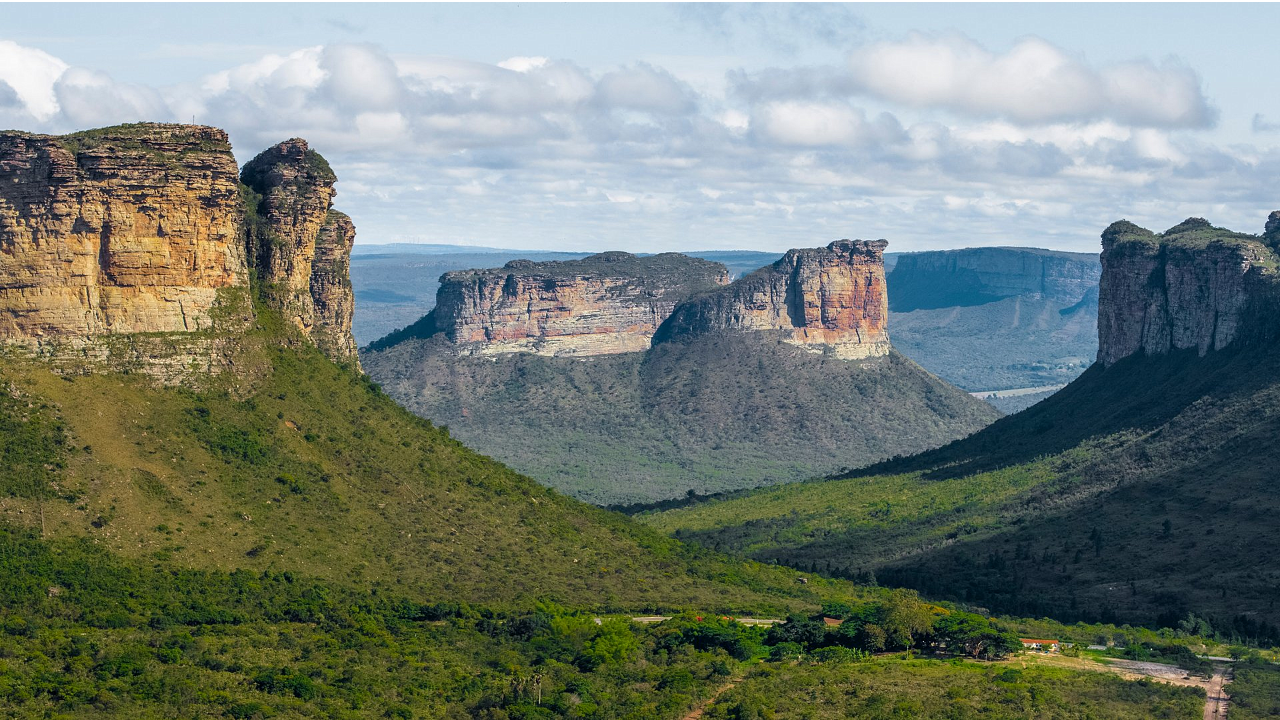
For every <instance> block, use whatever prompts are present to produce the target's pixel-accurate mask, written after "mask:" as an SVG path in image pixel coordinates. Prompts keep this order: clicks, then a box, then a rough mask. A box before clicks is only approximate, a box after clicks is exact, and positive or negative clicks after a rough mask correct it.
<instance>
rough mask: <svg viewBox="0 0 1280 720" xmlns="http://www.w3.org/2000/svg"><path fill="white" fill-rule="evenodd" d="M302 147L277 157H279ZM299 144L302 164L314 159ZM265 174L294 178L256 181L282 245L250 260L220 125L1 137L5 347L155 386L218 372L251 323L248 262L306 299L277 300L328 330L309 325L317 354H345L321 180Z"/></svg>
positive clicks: (0, 283) (346, 233)
mask: <svg viewBox="0 0 1280 720" xmlns="http://www.w3.org/2000/svg"><path fill="white" fill-rule="evenodd" d="M298 142H300V141H290V143H283V144H282V145H280V146H277V148H273V151H277V154H279V155H284V156H288V152H287V151H288V150H289V149H290V148H291V147H294V146H296V144H297V143H298ZM302 145H303V148H304V152H303V155H302V160H303V162H304V163H306V162H311V163H313V164H314V162H315V161H314V158H313V157H312V155H314V154H313V153H312V154H310V155H308V154H306V151H305V143H302ZM269 152H271V151H269ZM315 157H318V156H315ZM320 163H323V161H322V160H321V161H320ZM273 167H275V168H280V167H283V168H284V170H285V172H281V173H280V177H281V178H284V177H287V178H288V181H287V182H289V183H290V184H289V188H288V189H287V191H281V190H280V187H279V184H276V185H266V186H264V187H266V189H268V190H270V191H272V194H271V195H269V196H268V198H269V200H271V201H270V202H267V203H265V209H266V210H267V212H266V213H265V217H264V218H262V222H259V223H258V227H259V228H260V230H261V231H262V232H261V233H260V234H261V235H262V236H264V237H265V236H269V237H271V238H282V239H285V240H287V241H288V242H281V243H273V244H272V247H271V250H270V251H269V252H260V251H259V250H260V248H259V247H258V246H257V245H256V244H255V243H254V242H249V243H246V237H247V236H249V235H250V234H249V233H246V224H252V223H249V222H248V221H247V219H246V214H245V205H244V203H243V202H242V189H241V186H240V184H239V178H238V172H237V167H236V162H235V158H234V156H233V155H232V153H231V146H230V144H229V143H228V140H227V136H226V133H224V132H223V131H221V130H218V129H215V128H210V127H203V126H192V125H160V124H150V123H146V124H138V125H123V126H118V127H112V128H104V129H101V130H91V131H86V132H82V133H76V134H73V135H67V136H61V137H55V136H48V135H33V134H29V133H22V132H4V133H0V345H3V346H4V347H5V348H8V350H9V351H11V352H14V351H16V352H20V353H23V354H28V355H40V356H44V357H48V358H50V359H52V360H55V361H56V362H57V363H58V364H59V365H61V366H66V367H75V368H78V369H92V368H94V367H106V368H109V369H117V370H118V369H129V370H133V371H140V372H146V373H149V374H152V375H154V376H156V377H158V378H160V379H162V380H164V381H166V382H180V381H183V380H184V379H185V378H187V377H189V376H191V374H192V373H208V372H216V371H217V370H219V369H221V368H222V367H224V366H225V365H226V363H227V362H228V357H229V354H230V353H229V350H230V348H231V346H232V345H233V344H234V343H235V341H236V339H237V337H238V336H240V335H241V334H242V333H243V332H244V330H245V329H246V328H248V327H249V325H250V324H251V323H252V321H253V311H252V303H251V302H250V274H251V273H250V270H251V269H252V268H253V267H254V266H255V265H257V266H258V267H257V269H258V274H259V276H261V277H267V278H271V279H272V280H273V281H274V280H277V279H278V280H279V282H278V283H274V282H273V283H272V287H273V288H274V287H285V288H289V289H290V290H293V289H295V288H299V289H301V293H294V294H293V295H290V296H289V297H290V299H291V300H292V298H293V297H294V296H295V295H298V296H299V297H300V302H297V303H292V302H290V303H285V302H281V303H280V305H281V307H289V308H293V307H295V306H297V307H300V308H301V310H300V311H299V312H298V316H299V317H308V318H312V320H311V324H312V325H317V326H319V327H322V328H323V331H321V332H312V331H311V330H310V328H309V327H306V328H304V330H305V331H308V332H309V333H310V334H311V335H313V336H314V337H315V338H316V342H317V344H318V345H320V346H321V347H322V348H324V349H325V350H326V352H329V353H330V354H331V355H332V356H334V357H335V358H338V359H348V358H351V357H354V352H355V350H354V342H353V341H352V340H351V338H350V313H351V305H352V303H351V299H350V298H351V291H350V282H349V280H347V277H346V265H347V255H348V254H349V253H350V246H351V241H352V238H353V237H354V228H353V227H352V226H351V223H350V221H349V220H348V219H346V218H345V216H341V215H340V214H330V213H329V203H330V200H331V198H332V177H331V173H330V177H328V178H321V179H319V180H318V181H313V182H309V183H308V182H304V181H307V180H310V179H311V177H310V176H308V175H307V174H306V173H304V172H294V173H293V174H292V175H290V174H289V173H288V172H287V171H288V170H289V169H290V168H289V166H288V164H287V163H276V164H275V165H274V166H273ZM323 167H324V168H325V169H327V165H324V166H323ZM316 208H319V209H318V211H316ZM317 212H318V217H313V215H316V214H317ZM319 236H323V237H324V241H323V242H322V243H321V248H320V249H319V250H317V248H316V238H317V237H319ZM308 238H309V239H308ZM286 251H291V252H286ZM317 253H318V255H317ZM312 257H316V262H315V263H313V262H312ZM299 274H301V275H302V279H301V280H300V281H299V280H298V277H297V276H298V275H299ZM319 308H323V309H319ZM315 318H318V319H315Z"/></svg>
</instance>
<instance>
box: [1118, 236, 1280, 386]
mask: <svg viewBox="0 0 1280 720" xmlns="http://www.w3.org/2000/svg"><path fill="white" fill-rule="evenodd" d="M1278 227H1280V214H1277V213H1272V215H1271V219H1270V220H1268V222H1267V233H1266V234H1264V235H1262V236H1257V235H1248V234H1244V233H1237V232H1232V231H1230V230H1226V229H1224V228H1219V227H1214V226H1212V225H1210V224H1209V223H1208V222H1207V221H1206V220H1203V219H1201V218H1189V219H1187V220H1185V221H1183V222H1181V223H1179V224H1178V225H1176V226H1174V227H1172V228H1170V229H1168V230H1166V231H1165V232H1163V233H1160V234H1156V233H1153V232H1151V231H1150V230H1147V229H1145V228H1141V227H1138V226H1137V225H1134V224H1133V223H1131V222H1128V221H1127V220H1121V221H1119V222H1115V223H1112V224H1111V226H1110V227H1108V228H1107V229H1106V231H1104V232H1103V233H1102V278H1101V281H1100V284H1099V289H1098V362H1100V363H1102V364H1103V365H1104V366H1106V365H1111V364H1112V363H1115V362H1116V361H1118V360H1120V359H1122V358H1125V357H1128V356H1130V355H1134V354H1137V353H1143V354H1147V355H1159V354H1165V353H1168V352H1170V351H1173V350H1185V349H1190V348H1195V349H1196V350H1197V351H1198V352H1199V353H1200V354H1201V355H1204V354H1205V353H1207V352H1208V351H1210V350H1221V349H1222V348H1224V347H1226V346H1227V345H1229V344H1231V343H1232V342H1236V341H1238V340H1241V339H1249V338H1252V339H1263V340H1270V339H1274V338H1275V337H1276V335H1277V317H1278V315H1280V312H1278V311H1280V295H1278V293H1277V290H1278V289H1280V282H1277V273H1276V268H1277V264H1278V261H1280V258H1278V257H1277V255H1276V252H1275V245H1276V242H1275V240H1276V239H1277V238H1275V237H1274V236H1276V235H1277V234H1280V229H1278Z"/></svg>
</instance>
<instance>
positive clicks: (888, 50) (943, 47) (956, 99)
mask: <svg viewBox="0 0 1280 720" xmlns="http://www.w3.org/2000/svg"><path fill="white" fill-rule="evenodd" d="M846 79H847V83H848V87H849V89H850V90H852V91H853V92H857V93H861V94H866V95H869V96H872V97H876V98H879V99H882V100H888V101H891V102H895V103H900V104H903V105H907V106H911V107H922V108H926V107H938V108H945V109H947V110H951V111H954V112H957V113H961V114H964V115H970V116H977V117H1002V118H1008V119H1010V120H1013V121H1016V122H1022V123H1055V122H1080V121H1089V120H1097V119H1102V118H1109V119H1113V120H1117V121H1119V122H1123V123H1128V124H1133V125H1143V126H1150V127H1190V128H1203V127H1210V126H1212V125H1213V124H1214V123H1215V122H1216V120H1217V111H1216V110H1215V109H1214V108H1213V107H1212V106H1211V105H1210V104H1209V101H1208V99H1207V98H1206V97H1205V96H1204V94H1203V92H1202V90H1201V87H1200V78H1199V77H1198V76H1197V75H1196V73H1195V72H1194V71H1193V70H1192V69H1191V68H1189V67H1187V66H1185V65H1184V64H1182V63H1179V62H1176V61H1174V60H1167V61H1165V62H1163V63H1161V64H1159V65H1156V64H1154V63H1152V62H1150V61H1148V60H1134V61H1130V62H1126V63H1119V64H1115V65H1108V66H1104V67H1092V66H1090V65H1089V64H1088V63H1086V62H1085V61H1084V60H1083V59H1082V58H1079V57H1076V56H1073V55H1071V54H1069V53H1067V52H1066V51H1064V50H1063V49H1061V48H1059V47H1057V46H1055V45H1052V44H1050V43H1048V42H1046V41H1044V40H1041V39H1039V38H1035V37H1028V38H1024V39H1022V40H1020V41H1018V42H1017V43H1015V44H1014V46H1013V47H1012V48H1010V49H1009V51H1008V52H1005V53H994V52H991V51H990V50H987V49H986V48H984V47H982V46H981V45H979V44H977V43H976V42H974V41H973V40H970V39H968V38H966V37H963V36H959V35H948V36H945V37H930V36H926V35H918V34H917V35H912V36H910V37H909V38H907V39H906V40H902V41H897V42H881V43H874V44H871V45H867V46H864V47H862V48H859V49H858V50H855V51H854V52H853V53H851V54H850V56H849V63H848V75H847V78H846Z"/></svg>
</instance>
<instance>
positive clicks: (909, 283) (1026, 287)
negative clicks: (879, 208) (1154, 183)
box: [889, 247, 1102, 312]
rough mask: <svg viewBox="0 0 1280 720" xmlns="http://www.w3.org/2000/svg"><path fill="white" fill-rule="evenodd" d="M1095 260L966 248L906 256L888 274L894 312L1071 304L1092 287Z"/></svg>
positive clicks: (1071, 255) (1096, 272) (1060, 254)
mask: <svg viewBox="0 0 1280 720" xmlns="http://www.w3.org/2000/svg"><path fill="white" fill-rule="evenodd" d="M1101 274H1102V266H1101V265H1100V264H1099V262H1098V256H1097V255H1094V254H1087V253H1067V252H1057V251H1053V250H1037V249H1033V248H1003V247H992V248H966V249H963V250H936V251H929V252H919V253H907V254H904V255H901V256H899V257H898V261H897V264H896V265H895V266H894V268H893V271H892V272H890V273H889V307H890V308H891V309H892V310H893V311H894V312H911V311H913V310H922V309H934V308H941V307H956V306H959V307H965V306H972V305H982V304H985V303H989V302H995V301H998V300H1001V299H1004V298H1007V297H1014V296H1019V297H1024V298H1030V299H1036V300H1049V301H1053V302H1058V303H1064V304H1066V305H1071V304H1074V303H1077V302H1079V301H1080V300H1081V299H1082V298H1084V296H1085V295H1086V294H1087V293H1088V292H1089V291H1090V290H1091V289H1092V288H1095V287H1097V284H1098V278H1099V276H1100V275H1101Z"/></svg>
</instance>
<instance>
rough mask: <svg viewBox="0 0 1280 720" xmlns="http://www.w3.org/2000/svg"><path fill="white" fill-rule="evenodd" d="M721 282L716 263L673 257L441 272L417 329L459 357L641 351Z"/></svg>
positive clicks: (611, 256) (606, 257)
mask: <svg viewBox="0 0 1280 720" xmlns="http://www.w3.org/2000/svg"><path fill="white" fill-rule="evenodd" d="M728 281H729V278H728V272H727V271H726V270H725V267H724V266H723V265H721V264H719V263H713V262H708V261H706V260H698V259H696V258H691V257H686V256H684V255H680V254H677V253H663V254H661V255H653V256H650V257H637V256H635V255H631V254H630V253H623V252H607V253H601V254H599V255H592V256H589V257H586V258H583V259H581V260H569V261H563V262H554V261H552V262H530V261H528V260H513V261H511V262H509V263H507V264H506V265H505V266H503V267H502V268H500V269H494V270H467V271H461V272H450V273H445V274H444V275H443V276H442V277H441V278H440V289H439V291H438V292H437V295H436V307H435V309H434V310H432V311H431V314H430V315H428V316H427V317H426V318H424V321H422V324H423V325H425V326H428V327H425V328H421V329H423V330H425V333H424V334H430V333H431V332H439V333H443V334H445V335H446V336H447V337H448V339H449V340H450V341H452V342H453V343H454V345H455V349H456V351H457V352H458V353H459V354H464V355H473V354H478V355H494V354H503V353H516V352H519V353H534V354H538V355H549V356H561V355H573V356H592V355H612V354H617V353H627V352H642V351H644V350H647V349H649V345H650V340H651V338H652V337H653V334H654V332H656V331H657V329H658V326H659V325H661V324H662V321H663V320H665V319H666V317H667V316H668V315H670V314H671V311H672V309H674V308H675V306H676V304H677V303H679V302H680V301H681V300H684V299H685V298H687V297H689V296H690V295H692V294H693V293H696V292H698V291H700V290H705V289H707V288H709V287H714V286H716V285H723V284H725V283H727V282H728Z"/></svg>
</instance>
